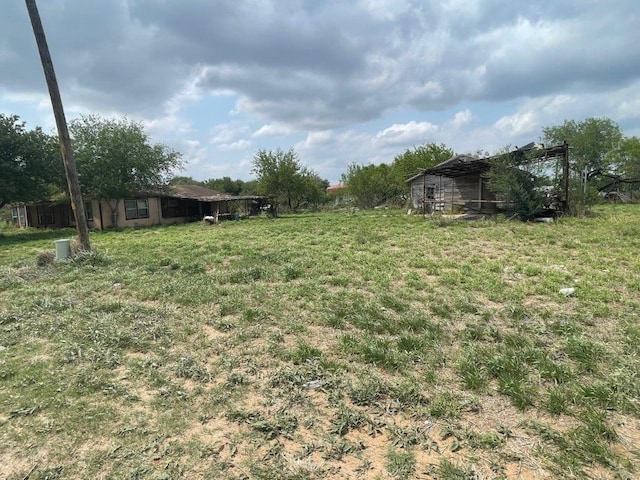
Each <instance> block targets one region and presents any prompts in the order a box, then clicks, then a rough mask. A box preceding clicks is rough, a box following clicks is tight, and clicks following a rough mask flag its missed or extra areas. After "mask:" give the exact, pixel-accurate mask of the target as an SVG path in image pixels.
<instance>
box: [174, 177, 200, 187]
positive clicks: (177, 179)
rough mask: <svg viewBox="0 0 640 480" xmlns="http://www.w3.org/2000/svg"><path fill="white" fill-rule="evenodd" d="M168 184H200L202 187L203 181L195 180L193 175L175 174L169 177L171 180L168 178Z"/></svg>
mask: <svg viewBox="0 0 640 480" xmlns="http://www.w3.org/2000/svg"><path fill="white" fill-rule="evenodd" d="M169 185H200V186H201V187H204V186H205V182H201V181H199V180H196V179H195V178H193V177H187V176H184V175H177V176H175V177H171V180H169Z"/></svg>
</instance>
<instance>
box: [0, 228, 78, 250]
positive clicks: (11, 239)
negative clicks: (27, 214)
mask: <svg viewBox="0 0 640 480" xmlns="http://www.w3.org/2000/svg"><path fill="white" fill-rule="evenodd" d="M75 236H76V231H75V230H74V229H72V228H60V229H56V230H48V229H44V230H39V229H28V230H20V231H8V232H7V231H4V232H0V247H4V246H12V245H17V244H21V243H24V242H35V241H40V240H51V241H54V240H58V239H60V238H74V237H75Z"/></svg>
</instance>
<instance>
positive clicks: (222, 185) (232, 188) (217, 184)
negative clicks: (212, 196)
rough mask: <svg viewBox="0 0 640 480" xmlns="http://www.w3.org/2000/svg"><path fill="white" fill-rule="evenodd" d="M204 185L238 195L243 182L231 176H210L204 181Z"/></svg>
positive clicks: (217, 190)
mask: <svg viewBox="0 0 640 480" xmlns="http://www.w3.org/2000/svg"><path fill="white" fill-rule="evenodd" d="M204 186H205V187H207V188H210V189H211V190H215V191H216V192H221V193H227V194H229V195H240V192H242V187H243V186H244V182H243V181H242V180H233V179H232V178H231V177H222V178H210V179H209V180H207V181H206V182H204Z"/></svg>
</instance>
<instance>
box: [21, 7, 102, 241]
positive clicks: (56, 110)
mask: <svg viewBox="0 0 640 480" xmlns="http://www.w3.org/2000/svg"><path fill="white" fill-rule="evenodd" d="M25 2H26V4H27V10H28V12H29V18H30V19H31V26H32V27H33V34H34V35H35V37H36V43H37V45H38V52H39V53H40V60H41V61H42V69H43V70H44V77H45V79H46V81H47V87H48V88H49V96H50V97H51V105H52V107H53V114H54V116H55V118H56V127H57V129H58V140H59V141H60V150H61V151H62V161H63V163H64V171H65V174H66V176H67V184H68V186H69V194H70V195H71V207H72V210H73V216H74V218H75V221H76V230H77V231H78V240H79V242H80V248H81V249H82V250H83V251H87V252H88V251H91V244H90V243H89V226H88V225H87V217H86V215H85V211H84V203H83V201H82V192H81V191H80V182H79V180H78V171H77V170H76V161H75V159H74V157H73V149H72V148H71V138H70V137H69V129H68V128H67V120H66V119H65V116H64V109H63V107H62V98H61V97H60V89H59V88H58V81H57V80H56V74H55V71H54V70H53V62H52V61H51V55H50V53H49V46H48V45H47V38H46V37H45V34H44V29H43V28H42V22H41V21H40V14H39V13H38V6H37V5H36V0H25Z"/></svg>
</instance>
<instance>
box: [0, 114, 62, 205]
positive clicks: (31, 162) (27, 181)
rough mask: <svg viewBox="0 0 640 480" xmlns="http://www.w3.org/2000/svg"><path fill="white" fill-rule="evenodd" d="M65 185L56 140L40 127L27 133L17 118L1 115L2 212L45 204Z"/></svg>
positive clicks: (0, 183)
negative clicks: (16, 206) (12, 206)
mask: <svg viewBox="0 0 640 480" xmlns="http://www.w3.org/2000/svg"><path fill="white" fill-rule="evenodd" d="M64 185H65V177H64V168H63V164H62V159H61V156H60V148H59V146H58V142H57V139H56V138H55V137H53V136H51V135H47V134H45V133H44V132H43V131H42V129H41V128H40V127H36V128H35V129H34V130H27V128H26V126H25V123H24V122H21V121H20V118H19V117H18V116H16V115H10V116H5V115H4V114H0V208H1V207H3V206H4V205H6V204H7V203H10V202H31V201H38V200H46V199H47V198H48V197H49V196H50V195H51V194H52V193H54V192H55V191H57V190H62V189H64Z"/></svg>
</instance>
